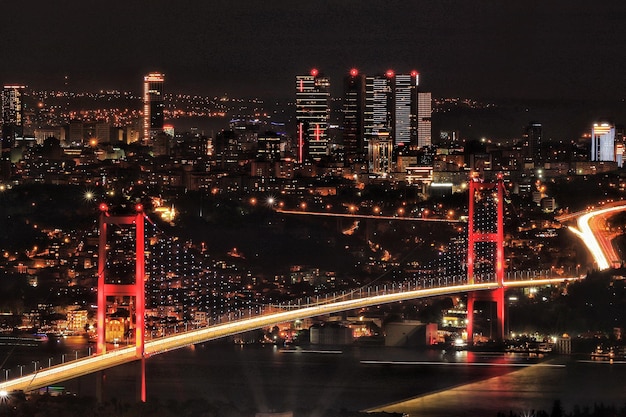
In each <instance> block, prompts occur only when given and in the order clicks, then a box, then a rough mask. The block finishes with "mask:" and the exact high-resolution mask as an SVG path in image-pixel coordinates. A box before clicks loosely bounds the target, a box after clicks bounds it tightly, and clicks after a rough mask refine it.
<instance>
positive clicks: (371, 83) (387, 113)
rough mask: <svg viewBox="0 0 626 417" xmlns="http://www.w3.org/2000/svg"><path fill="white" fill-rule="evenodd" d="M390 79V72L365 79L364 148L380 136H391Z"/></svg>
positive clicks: (391, 76) (391, 74)
mask: <svg viewBox="0 0 626 417" xmlns="http://www.w3.org/2000/svg"><path fill="white" fill-rule="evenodd" d="M392 78H393V72H392V71H388V72H387V74H386V75H382V76H380V75H376V76H367V77H365V109H364V112H363V113H364V114H363V120H364V138H365V145H366V146H368V144H369V141H370V140H373V139H376V138H378V137H379V136H381V135H382V136H385V137H389V136H390V134H391V126H392V120H391V115H392V111H391V108H392V103H393V101H392V85H391V82H392ZM368 148H369V146H368ZM370 159H371V158H370Z"/></svg>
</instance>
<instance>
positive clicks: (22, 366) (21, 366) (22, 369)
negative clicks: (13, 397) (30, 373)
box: [17, 365, 26, 378]
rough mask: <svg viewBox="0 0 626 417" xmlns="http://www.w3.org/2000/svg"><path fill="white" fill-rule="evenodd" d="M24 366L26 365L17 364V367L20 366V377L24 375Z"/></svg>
mask: <svg viewBox="0 0 626 417" xmlns="http://www.w3.org/2000/svg"><path fill="white" fill-rule="evenodd" d="M24 366H26V365H17V367H18V368H20V378H21V377H23V376H24Z"/></svg>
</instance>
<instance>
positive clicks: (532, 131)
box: [523, 122, 543, 166]
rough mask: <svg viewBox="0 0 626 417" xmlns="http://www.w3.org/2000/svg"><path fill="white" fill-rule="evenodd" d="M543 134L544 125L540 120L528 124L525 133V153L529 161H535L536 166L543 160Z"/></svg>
mask: <svg viewBox="0 0 626 417" xmlns="http://www.w3.org/2000/svg"><path fill="white" fill-rule="evenodd" d="M542 136H543V126H542V125H541V123H539V122H530V123H529V124H528V126H526V130H525V131H524V135H523V139H524V140H523V154H524V158H525V160H526V161H528V162H533V163H534V164H535V166H537V165H539V164H541V163H542V162H543V157H542V155H541V138H542Z"/></svg>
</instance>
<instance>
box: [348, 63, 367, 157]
mask: <svg viewBox="0 0 626 417" xmlns="http://www.w3.org/2000/svg"><path fill="white" fill-rule="evenodd" d="M364 109H365V75H364V74H359V71H358V70H357V69H356V68H353V69H351V70H350V74H349V75H348V76H346V78H345V79H344V103H343V149H344V152H345V155H346V162H347V163H352V162H356V161H358V160H363V159H364V158H365V155H366V153H367V149H366V146H365V139H364V127H365V126H364V123H365V120H364V115H365V114H364Z"/></svg>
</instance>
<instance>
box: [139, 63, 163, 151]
mask: <svg viewBox="0 0 626 417" xmlns="http://www.w3.org/2000/svg"><path fill="white" fill-rule="evenodd" d="M164 82H165V75H164V74H162V73H160V72H151V73H149V74H148V75H146V76H145V77H143V141H144V143H145V144H149V143H151V140H152V139H154V137H155V136H156V135H157V134H159V133H161V132H163V122H164V117H163V110H164V108H165V103H164V101H163V83H164Z"/></svg>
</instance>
